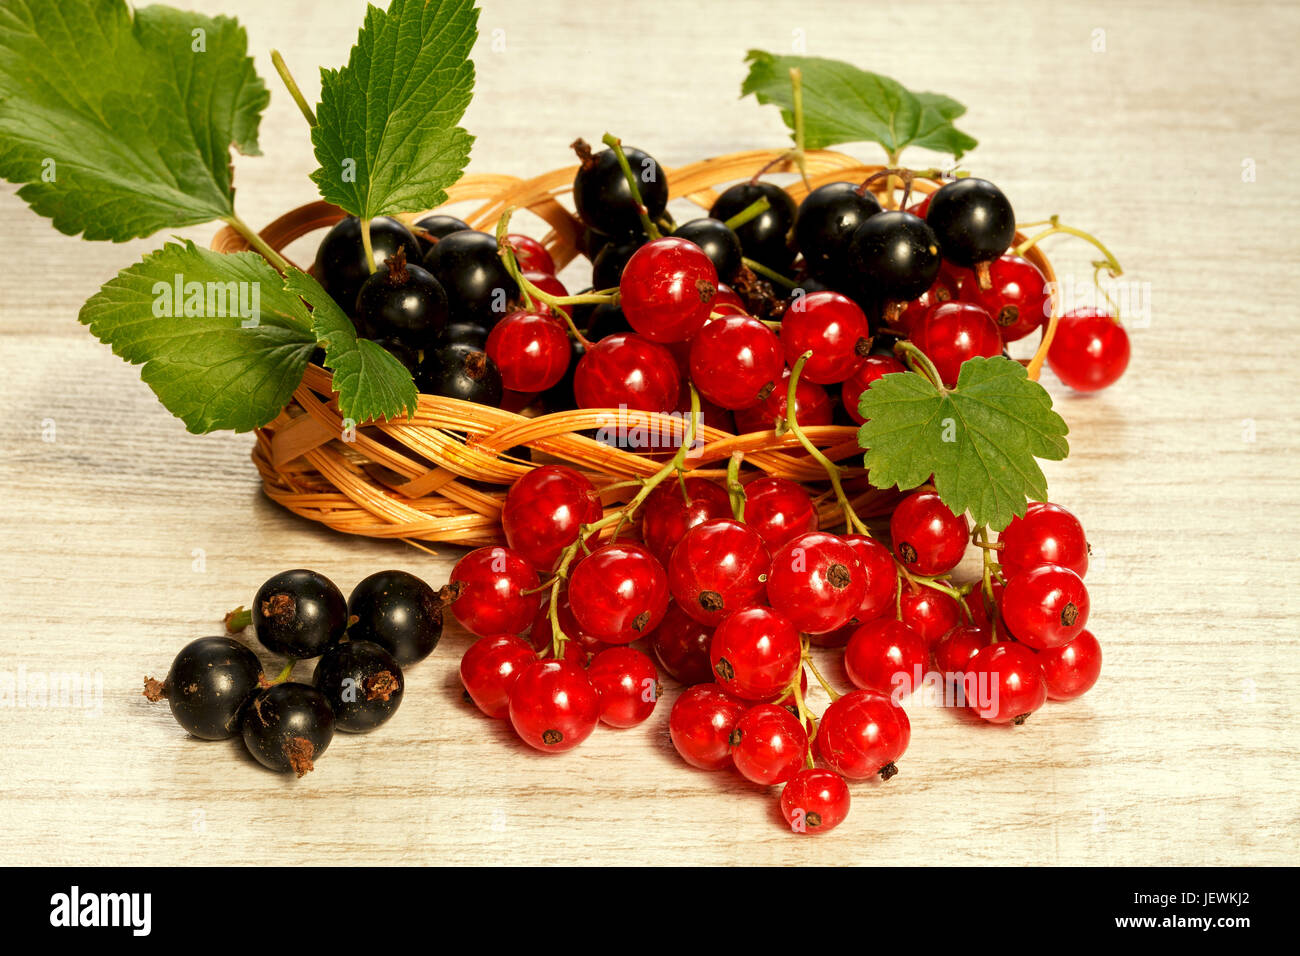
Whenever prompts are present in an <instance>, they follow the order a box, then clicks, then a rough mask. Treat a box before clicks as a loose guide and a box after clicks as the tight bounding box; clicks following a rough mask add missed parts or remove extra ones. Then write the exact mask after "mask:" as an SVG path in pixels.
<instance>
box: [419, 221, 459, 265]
mask: <svg viewBox="0 0 1300 956" xmlns="http://www.w3.org/2000/svg"><path fill="white" fill-rule="evenodd" d="M469 228H471V227H470V224H469V223H467V222H466V221H465V220H464V219H457V218H456V217H455V216H425V217H424V218H423V219H421V220H420V221H419V222H417V223H416V224H415V228H414V229H412V230H411V231H412V232H413V233H415V238H416V239H417V240H419V243H420V253H421V255H426V256H427V255H428V254H429V250H430V249H432V248H433V247H434V246H435V245H437V242H438V240H439V239H442V238H444V237H446V236H450V235H451V234H452V233H453V232H461V231H463V230H465V229H469Z"/></svg>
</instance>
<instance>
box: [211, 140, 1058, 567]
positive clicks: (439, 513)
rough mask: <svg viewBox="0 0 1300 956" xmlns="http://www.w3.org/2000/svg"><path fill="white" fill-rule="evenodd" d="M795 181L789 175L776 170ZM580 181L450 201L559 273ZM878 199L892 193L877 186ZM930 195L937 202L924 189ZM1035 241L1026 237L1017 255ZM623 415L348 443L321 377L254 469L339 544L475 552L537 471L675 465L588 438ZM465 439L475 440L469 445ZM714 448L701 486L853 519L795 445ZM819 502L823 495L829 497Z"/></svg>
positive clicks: (855, 167)
mask: <svg viewBox="0 0 1300 956" xmlns="http://www.w3.org/2000/svg"><path fill="white" fill-rule="evenodd" d="M778 155H779V154H778V153H776V152H772V151H762V150H759V151H751V152H744V153H733V154H731V155H728V156H721V157H717V158H713V159H707V160H704V161H703V162H699V163H694V164H692V165H689V166H683V167H681V168H679V169H675V170H670V171H668V173H667V175H668V182H669V193H670V196H671V198H673V199H678V198H685V199H688V200H691V201H693V202H695V203H696V204H697V205H699V206H700V207H701V208H702V209H705V210H707V209H708V208H709V207H710V206H711V205H712V203H713V200H714V199H715V198H716V197H717V191H716V190H715V188H714V187H715V186H718V185H720V184H727V183H730V182H733V181H736V180H740V179H744V178H748V177H749V176H752V175H753V173H754V171H756V170H758V169H759V168H761V167H762V166H764V165H765V164H766V163H769V162H771V161H773V160H775V159H776V158H777V157H778ZM806 166H807V172H808V177H809V180H810V182H811V184H812V186H813V187H814V188H815V187H816V186H819V185H822V184H823V183H828V182H834V181H836V180H847V181H861V180H864V179H866V178H867V177H868V176H870V175H872V174H873V173H875V172H878V171H879V170H880V168H881V167H879V166H865V165H862V164H861V163H859V162H858V161H857V160H855V159H853V158H852V157H849V156H846V155H844V154H842V153H836V152H830V151H813V152H809V153H808V154H807V156H806ZM772 171H774V172H788V171H790V166H789V164H783V165H777V166H775V167H773V170H772ZM575 172H576V167H569V168H567V169H557V170H554V171H552V172H549V173H545V174H543V175H541V176H538V177H536V178H535V179H530V180H520V179H516V178H513V177H509V176H487V175H471V176H466V177H464V178H463V179H461V180H460V182H458V183H457V184H456V185H455V186H453V187H452V188H451V189H450V190H449V200H448V202H449V203H456V202H463V201H466V200H481V201H482V203H483V204H482V206H480V207H479V208H478V209H477V210H476V211H475V212H474V213H473V214H472V215H469V216H467V217H466V219H467V221H468V222H469V223H470V225H472V226H474V227H475V228H480V229H492V228H494V227H495V225H496V222H497V220H498V219H499V217H500V216H501V214H502V213H503V212H505V211H506V210H507V209H512V208H514V209H528V210H530V211H531V212H533V213H535V214H536V215H537V216H539V217H541V218H542V219H543V220H545V221H546V222H547V224H548V225H549V226H550V227H551V232H550V233H549V234H548V235H547V236H546V237H545V238H544V239H543V240H542V241H543V244H544V245H545V246H546V247H547V249H548V250H549V251H550V253H551V256H552V257H553V258H554V260H555V262H556V265H557V267H563V266H564V265H566V264H567V263H568V262H570V261H571V260H572V259H573V258H574V256H575V255H577V242H578V237H579V235H580V233H581V230H582V226H581V224H580V223H579V221H578V220H577V218H576V217H575V216H574V215H573V213H572V212H570V211H569V210H568V209H567V208H566V207H565V206H563V205H561V204H560V202H559V201H558V198H557V197H559V196H562V195H563V194H565V193H567V192H569V191H570V190H571V188H572V183H573V176H574V173H575ZM876 187H878V188H877V192H878V194H881V195H883V193H884V191H885V188H886V186H885V182H884V180H883V179H882V180H878V181H877V183H874V184H873V188H876ZM913 188H914V189H916V190H918V191H921V192H930V191H932V190H933V189H934V188H935V185H934V184H933V183H932V182H929V181H925V180H917V181H916V182H915V183H914V186H913ZM789 192H790V194H791V196H792V197H793V198H794V199H795V200H796V201H798V200H799V199H801V198H802V197H803V196H804V195H805V194H806V192H807V187H806V186H805V185H804V183H803V182H802V181H796V182H795V183H794V184H792V185H791V186H790V187H789ZM342 217H343V213H342V212H341V211H340V210H339V209H337V208H336V207H334V206H331V205H330V204H328V203H324V202H315V203H310V204H308V205H306V206H301V207H299V208H297V209H294V210H292V211H291V212H289V213H286V214H285V215H283V216H281V217H280V218H279V219H277V220H275V221H274V222H273V223H271V224H270V225H269V226H267V227H266V229H265V230H263V232H262V234H261V235H262V238H263V239H265V240H266V242H267V243H268V244H269V245H271V246H272V247H273V248H275V249H276V250H282V249H284V248H285V247H286V246H287V245H289V244H290V243H291V242H293V241H294V240H296V239H298V238H300V237H302V236H304V235H307V234H308V233H311V232H313V231H315V230H318V229H324V228H327V227H329V226H332V225H333V224H334V223H336V222H337V221H338V220H339V219H341V218H342ZM1022 238H1023V237H1020V236H1017V240H1016V241H1020V240H1021V239H1022ZM212 248H214V249H215V250H217V251H219V252H236V251H241V250H245V249H247V248H248V244H247V242H246V241H245V240H244V239H243V238H242V237H241V236H240V235H239V234H238V233H236V232H235V231H234V230H232V229H230V228H229V227H227V228H225V229H223V230H222V231H221V232H220V233H218V235H217V236H216V238H215V239H214V240H213V243H212ZM1027 258H1029V259H1030V260H1031V261H1032V262H1033V263H1034V264H1035V265H1036V266H1038V268H1039V269H1041V270H1042V271H1043V274H1044V275H1045V276H1046V277H1047V279H1048V280H1049V281H1054V279H1055V275H1054V273H1053V271H1052V267H1051V264H1050V263H1049V262H1048V261H1047V259H1046V258H1045V257H1044V256H1043V255H1042V253H1041V252H1039V250H1038V249H1037V248H1034V249H1031V250H1029V252H1028V254H1027ZM1057 317H1058V316H1057V314H1056V313H1055V312H1054V313H1053V315H1052V317H1051V319H1050V321H1049V322H1048V323H1047V324H1046V326H1045V329H1044V332H1043V336H1042V339H1041V341H1040V343H1039V347H1038V350H1037V352H1036V353H1035V355H1034V357H1033V358H1032V359H1031V360H1030V361H1029V363H1028V368H1029V374H1030V376H1031V377H1032V378H1037V376H1038V372H1039V369H1040V368H1041V367H1042V363H1043V359H1044V358H1045V356H1046V353H1047V347H1048V345H1049V344H1050V342H1051V337H1052V335H1053V334H1054V332H1055V329H1056V322H1057ZM611 414H619V413H618V412H616V411H611V410H602V409H579V410H575V411H566V412H557V413H554V414H550V415H544V416H540V417H536V418H527V417H524V416H521V415H518V414H515V413H512V412H508V411H503V410H501V409H496V408H488V407H484V406H482V405H475V404H470V403H467V402H461V401H457V400H454V399H447V398H440V397H436V396H432V395H421V396H420V398H419V408H418V410H417V411H416V413H415V415H414V416H413V417H412V418H411V419H409V420H401V421H393V422H368V423H363V424H361V425H359V426H358V427H356V428H355V430H354V433H352V434H349V436H348V437H349V440H348V441H344V440H342V437H341V436H343V435H344V434H345V430H344V421H343V417H342V415H341V414H340V412H339V409H338V405H337V403H336V402H335V400H334V396H333V394H332V392H331V390H330V373H329V372H328V371H326V370H325V369H323V368H320V367H318V366H315V365H309V366H308V367H307V370H306V374H305V375H304V376H303V380H302V383H301V385H300V386H299V387H298V389H297V390H296V391H295V392H294V396H293V401H292V402H291V403H290V404H289V405H288V406H286V407H285V409H284V410H283V411H282V412H281V414H280V415H279V416H278V417H277V418H276V419H275V420H274V421H272V422H271V423H270V424H268V425H266V426H265V427H263V428H260V429H258V430H257V446H256V448H255V449H254V450H253V460H254V462H256V464H257V468H258V471H259V472H260V473H261V476H262V483H263V487H264V488H265V490H266V494H267V495H268V496H269V497H270V498H272V499H273V500H274V501H277V502H279V503H280V504H281V505H283V506H284V507H286V508H288V509H289V510H290V511H292V512H294V513H295V514H299V515H302V516H303V517H306V518H310V519H311V520H313V521H319V522H321V523H323V524H326V525H328V526H329V527H331V528H333V529H335V530H336V531H342V532H346V533H348V534H360V535H368V536H371V537H379V538H399V539H404V540H408V541H411V542H417V541H426V542H448V543H453V544H457V545H463V546H466V547H478V546H481V545H486V544H498V543H502V540H503V539H502V535H501V525H500V520H499V517H500V510H501V503H502V500H503V499H504V497H505V492H506V490H507V489H508V488H509V486H510V484H511V483H512V482H514V481H515V480H516V479H517V478H519V477H520V476H521V475H523V474H524V473H525V472H527V471H528V470H529V469H530V468H532V467H535V462H540V461H544V460H545V461H559V462H563V463H567V464H569V465H571V466H572V467H574V468H576V469H578V470H579V471H581V472H583V473H584V474H587V475H588V476H589V477H590V478H591V479H592V481H593V482H594V483H595V484H596V485H597V487H598V488H599V487H602V486H607V485H612V484H620V483H623V482H626V481H627V480H629V479H634V478H642V477H646V476H649V475H651V474H653V473H654V472H655V471H657V470H658V469H659V468H660V467H662V465H663V460H662V459H656V458H653V457H648V456H644V455H640V454H635V453H633V452H629V451H624V450H620V449H617V448H613V447H610V446H609V445H606V444H604V443H602V442H600V441H597V440H596V439H594V438H591V437H588V436H587V435H584V434H582V432H586V431H591V430H595V429H598V428H600V427H601V426H602V425H606V424H608V423H609V418H610V415H611ZM622 415H623V418H622V420H621V421H622V422H623V423H625V424H626V425H628V426H631V427H636V426H638V425H641V426H645V427H647V428H653V429H658V434H661V435H676V436H681V435H682V431H683V429H684V426H683V423H682V421H681V419H680V417H676V416H669V415H660V414H656V413H648V412H635V411H624V412H623V413H622ZM804 431H805V432H806V434H807V436H808V437H809V438H810V439H811V440H812V442H813V443H814V444H815V445H816V446H817V447H818V448H821V449H822V450H824V451H825V452H826V454H827V456H828V457H829V458H831V460H833V461H841V460H846V459H852V458H853V457H855V456H856V455H858V454H860V450H859V448H858V445H857V441H856V437H855V434H856V429H854V428H852V427H848V426H820V427H808V428H805V429H804ZM462 436H463V437H462ZM699 438H700V439H702V441H703V447H702V448H700V449H699V452H698V454H693V455H692V457H691V462H692V466H693V468H692V473H695V474H700V475H704V476H711V477H719V476H721V475H722V474H724V472H725V469H726V466H727V463H728V462H729V460H730V459H731V457H732V456H733V454H735V453H737V452H740V453H743V455H744V462H745V464H746V465H747V466H748V467H749V468H750V469H757V470H759V471H762V472H766V473H768V474H771V475H776V476H780V477H783V478H789V479H792V480H794V481H799V482H804V483H806V484H809V485H811V486H812V488H811V490H812V492H813V494H814V497H815V498H816V500H817V504H818V508H819V511H820V513H821V518H822V521H823V523H825V524H832V523H834V522H836V521H837V520H838V516H839V514H840V509H839V506H838V504H837V502H836V500H835V499H834V497H833V496H832V495H831V494H830V492H829V489H828V488H827V486H826V482H825V477H826V476H825V473H824V472H823V471H822V469H821V467H820V466H819V465H818V464H817V463H816V461H814V460H813V459H812V458H811V457H810V456H808V455H807V454H806V452H804V451H803V449H802V448H801V447H800V445H799V443H798V440H797V439H796V438H795V436H794V435H791V434H785V435H777V433H776V432H773V431H766V432H754V433H750V434H746V435H732V434H728V433H727V432H723V431H719V430H718V429H716V428H712V427H708V426H702V427H701V429H700V434H699ZM519 446H527V447H528V448H529V449H531V456H532V458H533V459H534V462H530V461H526V460H523V459H521V458H518V457H514V456H512V455H509V454H507V453H506V452H507V450H509V449H515V448H517V447H519ZM844 478H845V486H846V489H847V490H848V493H849V497H850V499H851V500H852V501H853V503H854V506H855V508H856V509H858V511H859V514H861V515H862V516H863V517H868V516H871V515H872V514H882V513H884V512H886V511H888V510H889V508H890V507H891V506H892V504H893V502H894V500H896V495H895V494H892V493H888V492H880V491H876V490H874V489H871V488H870V486H869V485H868V484H867V482H866V481H865V475H864V472H863V469H861V468H846V469H845V473H844ZM819 489H821V490H820V491H819ZM631 493H632V492H631V490H630V489H629V488H628V487H627V486H623V487H621V488H619V489H613V490H610V491H607V492H606V493H605V494H604V495H603V497H604V499H605V502H606V504H607V505H614V504H616V503H618V502H620V501H623V500H625V499H626V498H627V497H629V496H630V494H631Z"/></svg>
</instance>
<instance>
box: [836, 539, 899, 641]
mask: <svg viewBox="0 0 1300 956" xmlns="http://www.w3.org/2000/svg"><path fill="white" fill-rule="evenodd" d="M844 540H845V541H847V542H848V543H849V547H851V548H852V549H853V553H854V554H855V555H856V556H857V559H858V563H859V564H861V565H862V570H863V572H864V575H865V577H866V580H867V590H866V593H865V594H864V595H863V596H862V603H861V604H859V605H858V608H857V610H856V611H854V612H853V619H852V620H851V621H850V622H849V623H850V624H852V623H855V622H856V623H857V624H866V623H867V622H868V621H871V620H874V619H876V618H878V617H880V616H881V615H883V614H885V613H887V612H889V611H893V610H894V603H895V598H896V596H897V594H898V572H897V571H896V570H895V569H894V556H893V555H892V554H890V552H889V549H888V548H886V547H885V546H884V545H883V544H881V543H880V542H879V541H876V540H875V539H873V538H869V537H867V536H866V535H865V534H846V535H844Z"/></svg>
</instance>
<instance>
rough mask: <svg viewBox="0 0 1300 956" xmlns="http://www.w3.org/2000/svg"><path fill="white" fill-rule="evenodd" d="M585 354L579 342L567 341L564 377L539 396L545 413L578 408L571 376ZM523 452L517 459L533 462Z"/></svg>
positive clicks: (574, 340) (585, 351)
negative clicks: (567, 348) (567, 360)
mask: <svg viewBox="0 0 1300 956" xmlns="http://www.w3.org/2000/svg"><path fill="white" fill-rule="evenodd" d="M586 354H587V350H586V349H585V348H583V347H582V343H581V342H579V341H578V340H577V339H573V338H571V339H570V340H569V367H568V368H567V369H565V370H564V377H563V378H561V379H560V380H559V381H558V382H556V383H555V384H554V385H552V386H551V387H550V388H548V389H547V390H546V391H544V392H542V394H541V395H540V396H539V397H540V399H541V404H542V408H543V409H545V410H546V411H547V412H565V411H569V410H570V409H573V408H577V407H578V399H577V398H576V396H574V394H573V374H574V372H575V371H577V368H578V362H580V361H581V360H582V357H583V356H584V355H586ZM517 451H518V450H517V449H516V452H517ZM523 452H525V453H526V454H521V455H517V457H522V458H525V459H526V460H528V461H532V460H533V459H532V452H531V451H530V450H529V449H528V448H524V449H523Z"/></svg>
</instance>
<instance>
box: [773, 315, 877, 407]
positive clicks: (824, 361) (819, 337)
mask: <svg viewBox="0 0 1300 956" xmlns="http://www.w3.org/2000/svg"><path fill="white" fill-rule="evenodd" d="M781 345H782V346H784V348H785V358H786V361H787V362H788V363H789V364H790V367H791V368H793V367H794V364H795V362H797V361H798V360H799V356H801V355H803V354H804V353H805V352H809V351H811V352H812V355H810V356H809V357H808V361H807V362H806V363H805V364H804V367H803V377H804V378H807V379H808V381H810V382H815V383H817V384H818V385H831V384H833V383H836V382H842V381H844V380H845V379H846V378H848V377H849V376H850V375H852V374H853V373H854V372H856V371H857V370H858V368H860V367H861V365H862V362H863V360H864V359H865V358H866V357H867V355H869V354H870V352H871V330H870V329H869V328H868V326H867V317H866V315H865V314H864V313H863V311H862V309H860V308H859V307H858V306H857V304H856V303H855V302H854V301H853V300H852V299H850V298H848V297H847V296H843V295H840V294H839V293H838V292H810V293H808V294H807V295H803V296H796V297H795V299H794V302H793V303H791V305H790V307H789V308H788V309H786V310H785V315H784V316H782V318H781ZM800 424H802V422H801V423H800Z"/></svg>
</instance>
